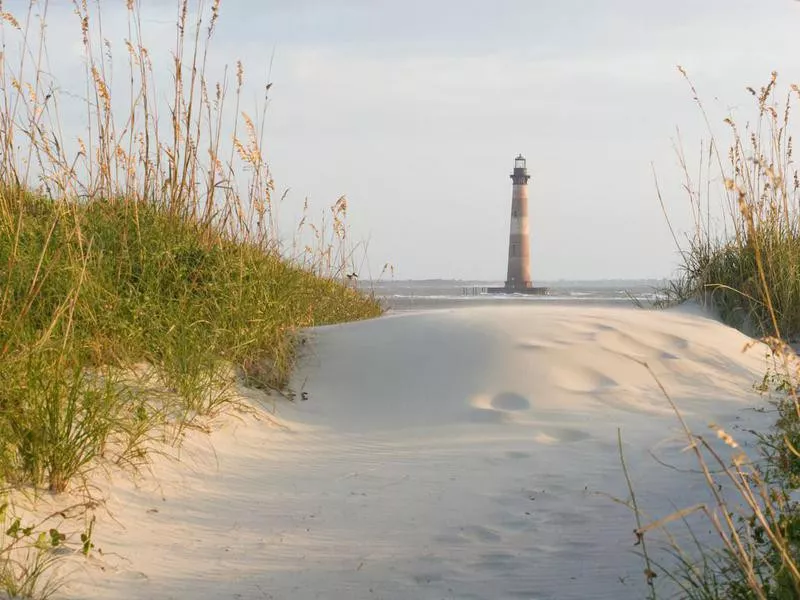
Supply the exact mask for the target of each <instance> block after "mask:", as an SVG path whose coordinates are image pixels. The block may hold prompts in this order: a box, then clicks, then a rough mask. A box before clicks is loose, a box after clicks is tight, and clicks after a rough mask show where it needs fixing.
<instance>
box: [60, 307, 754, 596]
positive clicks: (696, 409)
mask: <svg viewBox="0 0 800 600" xmlns="http://www.w3.org/2000/svg"><path fill="white" fill-rule="evenodd" d="M748 341H749V339H748V338H746V337H745V336H743V335H742V334H740V333H738V332H736V331H734V330H731V329H729V328H727V327H724V326H723V325H721V324H719V323H717V322H716V321H714V320H713V319H710V318H708V317H706V316H704V315H703V314H702V313H700V312H699V311H697V310H689V309H683V310H677V311H665V312H647V311H639V310H633V309H625V308H593V307H564V306H548V305H537V306H503V307H491V308H464V309H456V310H449V311H435V312H427V313H414V314H411V313H410V314H402V315H396V316H388V317H385V318H382V319H378V320H374V321H365V322H359V323H352V324H347V325H340V326H332V327H323V328H318V329H316V330H313V331H312V332H310V339H309V343H307V344H306V345H305V346H304V348H305V355H304V357H303V359H302V361H301V366H300V368H299V369H298V372H297V373H296V376H295V379H294V382H293V385H294V387H295V388H296V389H297V390H298V392H299V391H300V390H302V391H305V392H307V400H305V401H303V400H299V399H298V401H296V402H295V403H289V402H287V401H284V400H276V401H275V403H274V409H275V414H274V416H271V417H270V419H266V418H262V419H254V418H252V417H250V416H243V417H241V418H231V417H228V418H226V419H225V420H223V422H222V423H221V424H220V428H219V429H218V430H217V431H215V432H214V433H213V434H212V435H211V436H208V437H207V436H205V435H201V434H196V435H192V436H190V439H189V440H188V441H187V444H186V446H185V447H184V449H183V451H182V454H183V460H182V462H181V463H176V462H169V461H165V460H157V461H156V464H155V465H154V473H155V475H156V478H157V482H158V484H157V485H155V484H151V483H145V484H140V485H139V486H135V485H133V483H132V482H130V481H127V482H126V481H125V480H124V479H122V478H120V477H119V476H116V477H115V479H114V483H113V485H111V484H108V483H101V484H100V485H102V486H105V490H106V492H105V493H106V496H107V502H106V506H107V508H108V514H106V513H101V514H100V516H99V523H98V525H97V546H99V547H100V548H102V549H103V552H104V554H103V555H95V557H94V558H93V559H92V560H91V561H90V564H89V566H88V567H86V568H84V567H80V570H79V571H78V572H77V573H76V574H75V575H74V576H73V578H72V581H71V583H70V584H69V585H68V586H67V587H65V588H64V590H62V592H63V594H64V595H65V596H67V597H76V598H77V597H80V598H98V599H99V598H125V599H138V598H142V599H144V598H187V599H188V598H198V599H204V598H207V599H212V598H213V599H215V600H216V599H219V598H243V599H250V598H252V599H257V598H276V599H283V598H287V599H288V598H291V599H306V598H341V599H349V598H385V599H391V598H398V599H399V598H431V599H433V598H492V599H499V598H509V599H512V598H531V599H533V598H536V599H540V598H559V599H562V598H575V599H578V598H639V597H642V596H643V593H642V592H643V589H644V584H643V581H642V575H641V573H642V565H641V563H640V562H639V561H638V559H637V558H636V557H635V556H634V555H633V554H632V552H633V551H634V550H635V548H634V547H633V541H634V540H633V536H632V533H631V531H632V529H633V527H634V522H633V518H632V515H631V514H630V512H629V511H628V510H627V509H626V508H625V507H623V506H621V505H619V504H617V503H615V502H613V501H612V500H611V499H610V498H609V497H608V496H607V495H606V494H610V495H614V496H618V497H625V496H626V495H627V490H626V487H625V483H624V478H623V476H622V471H621V468H620V465H619V460H618V457H617V441H616V440H617V429H618V428H621V430H622V433H623V436H624V439H625V452H626V456H627V459H628V462H629V463H630V468H631V474H632V476H633V478H634V480H635V482H636V485H637V488H638V490H637V491H638V493H639V495H640V499H641V502H642V504H643V506H646V507H647V508H648V509H649V510H652V511H653V512H654V513H655V514H659V513H660V514H661V515H663V514H666V513H667V512H670V511H671V510H672V506H673V503H674V505H677V506H682V505H686V504H689V503H694V502H696V501H697V500H698V499H702V498H704V497H705V496H704V488H703V487H702V485H701V483H700V482H699V481H698V480H697V478H695V477H692V476H691V475H686V474H681V473H678V472H675V471H673V470H670V469H665V468H663V467H658V466H657V465H656V463H655V461H654V460H653V459H652V458H651V457H650V455H649V454H648V451H649V450H653V451H655V452H656V453H657V454H658V456H659V457H660V458H662V459H664V460H667V461H670V462H674V463H676V464H679V465H684V466H685V465H689V464H690V461H689V459H690V457H688V456H686V455H685V454H681V453H680V448H681V447H682V446H683V445H684V444H683V443H682V440H681V438H680V435H679V434H678V429H677V426H676V425H677V423H676V421H675V418H674V415H672V413H671V411H670V409H669V407H668V405H667V403H666V402H665V400H664V398H663V396H662V395H661V393H660V392H659V390H658V388H657V386H656V384H655V382H654V380H653V378H652V376H651V375H650V374H649V373H648V371H647V370H646V369H645V368H644V367H643V366H642V364H641V362H646V363H647V364H649V365H650V366H651V368H652V369H653V371H654V372H655V373H656V374H657V375H658V377H659V378H660V380H661V382H662V383H663V385H664V386H665V387H666V389H667V390H668V391H669V392H670V394H671V395H672V396H673V398H674V400H675V401H676V402H677V403H678V405H679V406H680V407H681V409H682V410H683V411H685V413H686V414H687V415H688V418H689V421H690V422H691V423H692V424H693V425H694V426H697V427H700V428H702V427H705V426H706V424H707V423H708V422H709V421H714V422H716V423H720V424H723V425H725V426H727V427H732V426H733V425H735V424H736V423H737V422H741V421H744V422H748V423H750V422H752V421H753V420H754V419H757V418H759V417H757V416H756V415H754V414H753V412H752V411H751V410H750V407H752V406H754V405H756V404H758V403H759V402H761V400H760V399H759V398H758V396H757V395H756V394H755V393H754V392H752V385H753V383H754V382H755V381H757V380H759V379H760V377H761V376H762V374H763V369H764V365H765V362H764V352H763V350H762V349H761V348H760V347H758V346H756V347H754V348H752V349H750V350H749V351H748V352H746V353H743V352H742V349H743V347H744V346H745V344H746V343H747V342H748ZM298 396H299V394H298ZM276 423H277V425H276ZM112 515H113V518H112ZM75 564H78V563H75Z"/></svg>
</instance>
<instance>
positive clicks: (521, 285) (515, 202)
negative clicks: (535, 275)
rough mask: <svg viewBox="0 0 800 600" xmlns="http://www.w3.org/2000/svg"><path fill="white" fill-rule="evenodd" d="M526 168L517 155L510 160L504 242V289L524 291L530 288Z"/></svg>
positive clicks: (528, 177)
mask: <svg viewBox="0 0 800 600" xmlns="http://www.w3.org/2000/svg"><path fill="white" fill-rule="evenodd" d="M530 178H531V177H530V175H528V168H527V166H526V163H525V158H524V157H523V156H522V155H521V154H520V155H519V156H517V158H516V159H514V172H513V173H512V174H511V180H512V181H513V182H514V185H513V186H512V188H511V189H512V192H511V234H510V236H509V240H508V276H507V277H506V289H507V290H509V291H513V290H525V289H528V288H530V287H532V285H533V284H532V282H531V248H530V244H531V242H530V229H529V228H528V180H529V179H530Z"/></svg>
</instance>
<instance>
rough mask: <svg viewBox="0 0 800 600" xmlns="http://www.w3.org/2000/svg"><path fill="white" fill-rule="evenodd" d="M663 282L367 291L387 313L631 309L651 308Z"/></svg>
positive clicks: (411, 286) (437, 284)
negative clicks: (504, 290) (534, 291)
mask: <svg viewBox="0 0 800 600" xmlns="http://www.w3.org/2000/svg"><path fill="white" fill-rule="evenodd" d="M666 283H667V282H666V280H658V279H605V280H598V281H567V280H559V281H537V282H536V285H537V286H542V287H548V288H550V293H549V294H548V295H546V296H524V295H521V294H486V293H476V292H478V291H480V290H481V289H482V288H487V287H500V286H502V285H503V284H502V282H497V281H466V280H444V279H433V280H416V281H414V280H406V281H379V282H373V283H371V284H370V285H371V288H372V290H373V291H374V293H375V295H376V296H378V297H379V298H380V299H381V300H382V301H383V303H384V305H385V306H386V307H387V308H388V309H389V311H390V312H399V311H409V310H430V309H436V308H453V307H457V306H485V305H491V304H501V303H525V304H536V303H544V302H548V303H559V304H595V305H598V304H599V305H608V306H620V307H631V308H634V307H636V306H637V302H638V303H641V304H643V305H645V306H648V305H651V304H652V303H653V302H654V301H655V300H657V299H659V298H660V297H661V294H660V292H659V290H660V289H662V288H663V287H665V285H666Z"/></svg>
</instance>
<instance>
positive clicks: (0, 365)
mask: <svg viewBox="0 0 800 600" xmlns="http://www.w3.org/2000/svg"><path fill="white" fill-rule="evenodd" d="M126 6H127V16H128V25H129V31H130V34H131V35H130V37H129V38H128V39H126V40H124V47H125V48H126V53H125V57H124V60H125V63H126V64H127V67H128V73H127V79H128V81H129V89H127V90H125V91H124V93H123V94H122V95H121V96H120V97H116V96H115V97H113V98H112V95H111V91H110V90H111V88H112V86H111V84H110V80H109V76H108V74H109V72H110V70H111V65H112V61H113V58H112V56H111V55H110V47H111V46H110V44H109V43H108V41H107V40H105V39H104V38H103V37H102V29H101V27H102V25H101V18H100V17H101V14H100V12H99V9H93V8H91V7H90V6H89V5H88V4H87V3H86V2H75V3H74V7H73V8H74V12H75V16H74V17H73V22H72V26H73V30H74V32H75V41H76V42H80V43H81V44H82V47H83V65H84V69H85V70H84V75H85V81H84V82H83V84H84V87H85V90H86V94H85V97H84V98H83V105H84V106H83V110H84V114H85V120H84V122H81V123H67V124H65V123H62V122H61V120H60V114H61V112H60V103H61V102H62V97H61V95H60V94H59V91H58V90H59V89H60V87H59V83H60V82H59V81H58V73H51V72H50V70H49V67H48V64H47V60H46V57H47V56H48V52H47V39H46V32H47V24H48V23H49V20H48V19H50V18H51V17H50V15H49V11H51V7H50V6H49V4H48V3H46V2H45V3H38V2H30V5H29V6H28V8H27V13H24V14H12V13H10V12H2V13H0V28H2V31H0V34H1V35H2V36H3V39H4V40H5V42H7V43H8V44H9V47H12V48H14V47H16V48H18V49H19V51H18V52H17V53H16V56H15V54H14V52H5V53H0V441H2V443H1V444H0V484H2V488H3V489H6V490H7V491H9V490H13V489H22V488H26V489H39V488H42V487H45V488H47V489H49V490H50V491H52V492H56V493H59V492H64V491H65V490H67V489H69V486H70V484H71V483H72V482H73V481H75V480H76V478H80V477H82V476H83V475H85V474H86V473H87V471H88V470H89V469H91V468H92V467H93V466H95V465H96V464H98V462H99V461H112V462H116V463H119V464H123V465H136V464H138V463H139V462H141V461H142V460H146V458H144V456H145V454H146V447H147V443H146V442H148V441H150V440H152V439H154V438H158V439H162V440H163V439H166V438H165V435H164V433H163V431H161V429H164V428H166V427H171V428H172V430H173V431H174V430H175V428H178V429H180V427H183V426H186V425H188V424H191V423H192V421H193V420H194V419H195V418H196V417H198V416H202V415H209V414H213V413H214V412H215V411H217V410H218V409H219V408H220V407H222V406H223V405H225V404H226V403H227V402H229V400H230V397H231V395H230V393H229V391H230V388H231V386H232V385H233V384H234V382H235V381H237V380H238V381H241V382H243V383H245V384H248V385H252V386H258V387H261V388H265V389H280V388H283V387H285V386H286V385H287V383H288V380H289V376H290V374H291V370H292V367H293V364H294V360H295V356H296V347H297V343H298V340H299V332H300V331H301V330H302V329H303V328H306V327H310V326H314V325H323V324H329V323H336V322H342V321H349V320H355V319H363V318H370V317H374V316H378V315H379V314H381V312H382V307H381V306H380V304H379V302H378V301H377V300H376V299H375V298H374V297H373V296H371V295H370V294H369V293H365V292H362V291H359V290H357V289H355V288H354V287H353V286H352V285H350V282H349V281H348V280H347V279H346V278H345V277H344V274H345V272H346V271H347V270H349V269H351V268H352V267H351V266H350V261H352V259H353V252H354V250H353V248H352V247H350V246H348V245H347V244H348V240H347V236H346V213H347V204H346V200H345V199H344V198H340V199H338V200H337V201H336V203H335V204H334V205H333V207H332V209H331V213H330V214H331V217H330V218H331V219H332V227H331V228H330V229H329V232H328V233H327V234H324V233H321V232H323V231H324V230H323V229H321V228H320V229H317V230H316V231H317V235H316V238H315V243H314V245H313V247H312V246H307V247H306V249H305V250H304V251H302V252H299V253H298V252H294V253H293V254H290V253H289V251H288V250H286V249H285V245H284V244H283V243H282V238H281V237H280V235H279V232H278V231H277V228H276V226H275V219H274V215H273V206H272V194H273V192H274V188H275V185H274V182H273V180H272V177H271V173H270V170H269V168H268V166H267V163H266V160H265V158H264V156H263V153H262V150H261V148H262V147H263V137H264V132H263V113H262V115H261V118H260V119H254V118H252V117H251V116H250V115H248V114H247V113H246V112H245V111H243V110H242V108H241V106H240V103H241V96H242V91H243V89H245V81H244V67H243V65H242V64H241V63H236V64H235V65H233V68H232V70H231V73H232V75H229V74H228V72H227V71H224V72H221V73H214V74H212V73H209V72H208V69H207V62H208V57H209V55H210V53H213V50H212V48H211V41H212V39H213V35H214V30H215V28H216V26H217V22H218V19H219V17H220V13H221V8H222V7H221V6H220V2H219V1H215V2H213V3H211V4H210V5H207V6H205V10H202V9H203V4H202V3H201V4H198V5H197V6H195V5H194V4H190V3H189V2H188V1H179V2H176V4H175V8H176V28H175V47H174V49H173V54H172V56H171V57H166V64H165V66H164V67H163V68H162V67H161V66H159V65H158V64H157V62H156V61H157V60H158V57H154V56H152V55H151V54H150V52H148V50H147V48H146V47H145V46H144V44H143V42H142V18H141V12H140V10H139V6H138V3H137V2H135V1H133V0H130V1H128V2H127V3H126ZM198 11H199V12H198ZM121 46H122V45H121ZM166 74H169V76H170V77H171V83H172V85H171V88H170V89H169V93H168V94H166V95H165V94H164V90H163V89H162V88H160V87H159V85H160V84H161V83H162V81H163V79H164V75H166ZM212 77H217V78H218V80H213V79H212ZM165 96H166V100H165V99H164V98H165ZM66 129H68V130H70V131H75V130H77V131H79V133H78V134H77V135H76V136H75V138H74V139H72V138H69V137H68V136H67V135H66V134H63V133H62V132H63V131H64V130H66ZM142 365H145V366H146V369H147V371H148V373H149V376H150V377H152V378H154V379H155V380H156V381H157V382H158V386H160V388H161V389H162V391H163V394H157V395H155V396H154V395H153V393H152V387H153V386H152V385H150V386H149V388H150V389H149V391H148V390H143V386H141V385H138V384H137V383H136V377H134V374H135V373H136V372H138V371H140V370H141V367H142ZM170 439H171V440H172V441H176V440H177V439H179V436H174V435H173V436H172V437H171V438H170ZM2 515H3V521H5V523H0V526H2V529H3V530H4V531H6V530H9V529H8V527H10V525H9V523H12V524H13V520H12V517H11V516H10V515H9V514H7V513H6V511H5V510H4V511H3V513H2ZM11 546H14V544H12V545H11ZM11 546H8V548H0V589H4V590H5V592H7V593H8V594H10V595H12V596H13V597H31V598H35V597H44V596H45V595H46V592H47V590H49V589H51V587H52V586H51V585H50V584H48V583H47V582H46V579H45V578H43V577H40V575H41V571H42V568H40V567H42V566H43V565H44V566H46V565H47V564H49V563H48V562H47V561H45V562H42V560H43V555H42V554H41V553H36V554H35V556H36V557H37V558H36V560H37V561H39V562H37V563H36V564H35V565H30V564H23V563H18V562H14V561H12V558H11V554H10V550H9V549H10V548H11ZM14 560H16V559H14ZM37 565H38V566H37ZM33 567H35V568H36V570H35V571H34V574H35V577H33V578H31V576H30V573H31V571H30V568H33Z"/></svg>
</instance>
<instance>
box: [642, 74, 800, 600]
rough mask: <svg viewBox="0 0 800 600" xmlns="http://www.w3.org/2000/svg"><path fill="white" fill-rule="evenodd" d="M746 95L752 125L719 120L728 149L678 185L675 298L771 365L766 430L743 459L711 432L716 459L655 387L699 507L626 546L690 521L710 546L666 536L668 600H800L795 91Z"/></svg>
mask: <svg viewBox="0 0 800 600" xmlns="http://www.w3.org/2000/svg"><path fill="white" fill-rule="evenodd" d="M681 73H683V75H684V77H685V76H686V73H685V72H683V70H681ZM687 81H688V78H687ZM689 84H690V87H691V91H692V94H693V96H694V98H695V100H696V101H697V103H698V106H699V108H700V110H701V111H702V113H703V116H704V117H705V118H706V122H707V123H710V120H709V118H708V116H707V114H706V113H705V110H704V108H703V105H702V104H701V103H700V100H699V96H698V93H697V91H696V90H695V88H694V86H693V85H692V84H691V82H689ZM747 89H748V91H749V93H750V94H751V95H752V96H753V98H754V99H755V105H756V113H755V119H754V120H753V121H752V122H751V123H750V124H748V125H746V126H745V127H744V128H741V127H740V126H739V125H738V124H737V123H736V122H735V120H734V119H733V118H732V117H728V118H726V119H725V121H724V122H725V124H726V125H727V127H728V128H729V132H730V147H729V149H728V151H727V152H725V151H723V150H722V148H723V146H722V145H721V144H719V143H718V141H717V138H712V140H711V144H710V146H709V147H708V148H707V153H706V156H705V158H706V160H707V161H708V164H707V165H706V168H705V172H706V180H705V181H704V182H702V184H701V185H695V184H693V182H691V181H690V180H689V178H688V175H687V185H686V186H685V189H686V190H687V191H688V192H689V197H690V201H691V203H692V207H693V210H694V214H695V223H696V227H695V233H694V236H693V237H692V238H690V240H689V244H688V247H687V248H685V249H684V252H683V257H684V263H683V279H682V281H681V284H680V285H679V286H678V287H677V288H675V290H676V291H677V292H678V294H680V295H684V296H690V297H692V296H693V297H695V298H697V299H700V300H701V301H703V302H707V303H709V304H710V305H711V306H712V307H714V308H715V309H717V310H718V311H719V313H720V315H721V316H722V317H723V318H724V319H725V320H726V321H727V322H729V323H730V324H732V325H735V326H737V327H740V328H742V329H745V330H746V331H747V332H749V333H752V334H754V335H757V336H761V341H762V342H763V343H764V345H765V347H766V348H767V351H768V355H769V356H770V358H771V363H770V364H771V366H770V368H769V371H768V372H767V373H766V374H765V376H764V379H763V381H762V382H761V383H760V384H758V385H757V387H758V389H760V390H761V391H762V392H763V393H764V394H767V395H768V396H769V397H770V400H771V403H772V405H773V406H774V407H775V415H776V421H775V423H774V424H773V426H772V427H771V428H770V429H769V430H768V431H761V432H754V433H755V434H756V439H755V444H754V448H751V449H750V450H748V451H745V449H744V448H743V446H742V445H740V444H739V443H738V442H737V440H735V439H734V438H733V437H732V436H731V435H730V434H729V433H728V432H726V431H725V430H723V429H720V428H718V427H716V426H713V430H714V435H715V437H718V438H720V439H721V440H722V441H723V442H724V443H725V444H726V446H725V447H726V451H720V450H719V448H717V447H715V446H714V445H712V444H711V443H710V441H709V439H707V438H706V437H705V436H703V435H702V434H699V433H697V432H695V431H692V430H691V429H690V428H689V427H688V425H687V424H686V422H685V421H684V420H683V418H682V416H681V414H680V411H679V410H678V408H677V407H676V406H675V404H674V403H673V402H672V400H671V398H670V397H669V393H668V390H666V389H665V388H663V387H661V391H662V392H663V394H664V396H665V398H666V400H667V401H668V402H669V403H670V405H671V406H672V407H673V409H674V411H675V413H676V416H677V418H678V419H679V420H680V423H681V425H682V428H683V432H684V434H685V436H686V439H687V442H688V449H689V450H690V451H691V452H692V453H693V454H694V456H695V458H696V461H697V464H698V466H699V470H700V473H701V474H702V476H703V477H704V478H705V482H706V484H707V487H708V490H709V492H710V499H711V500H710V501H709V502H706V503H703V504H699V505H696V506H694V507H691V508H689V509H682V510H681V511H679V512H678V513H676V514H675V515H671V516H666V517H662V518H661V519H659V520H658V521H655V522H652V523H650V524H646V525H641V526H637V536H639V537H640V538H641V537H644V536H646V535H649V534H650V532H652V531H653V530H662V531H663V530H668V528H667V527H666V523H669V522H674V521H678V520H683V519H684V517H686V516H687V515H688V514H690V513H693V512H694V513H698V514H700V515H702V516H704V517H705V522H706V523H707V524H708V525H709V526H710V529H711V531H712V532H713V533H715V534H716V536H717V539H718V541H719V545H718V546H715V547H709V546H708V545H706V544H705V543H700V542H698V541H697V539H696V538H695V545H696V550H697V551H696V552H694V553H690V552H688V551H685V549H684V548H681V547H680V545H679V544H677V543H676V542H674V539H675V538H670V539H673V545H672V554H673V556H675V557H676V558H677V561H676V562H675V563H674V564H675V565H677V566H673V567H670V568H667V569H666V570H665V571H663V572H664V574H665V575H666V576H667V578H668V579H670V580H671V581H672V582H674V583H676V584H677V587H678V590H679V591H678V594H677V597H680V598H690V599H698V600H706V599H712V598H713V599H716V598H720V599H721V598H725V599H741V600H745V599H746V600H750V599H759V600H786V599H790V598H800V504H799V503H798V495H797V492H798V489H800V452H798V448H800V401H799V400H800V399H799V398H798V390H800V360H798V357H797V355H796V353H795V351H794V350H793V349H792V347H791V346H790V345H789V344H788V343H787V340H795V339H796V338H797V336H798V335H800V220H799V219H800V217H799V216H798V208H800V206H798V201H800V195H799V194H798V190H799V189H800V178H798V173H797V170H796V167H795V165H794V161H793V138H792V133H791V132H792V121H791V116H792V110H793V107H792V102H793V101H795V100H796V97H797V95H798V94H800V91H798V88H797V86H794V85H792V86H790V88H789V89H788V90H785V91H783V92H779V91H778V90H779V86H778V82H777V75H776V74H775V73H773V74H772V77H771V78H770V80H769V82H768V83H767V84H766V85H765V86H764V87H762V88H760V89H759V90H755V89H753V88H747ZM681 156H682V155H681ZM681 160H683V158H681ZM683 164H684V167H685V166H686V163H685V161H684V163H683ZM701 170H702V169H701ZM688 171H689V170H688V169H686V168H685V172H686V173H687V174H688ZM714 182H718V183H719V187H717V188H715V187H714V186H713V184H714ZM703 189H705V190H708V191H707V192H705V193H706V194H709V193H711V191H712V190H713V191H715V192H716V193H718V194H719V197H721V198H723V207H724V208H723V211H722V216H721V220H719V221H717V220H715V219H714V218H713V217H712V216H711V215H712V212H713V211H712V210H711V208H710V204H711V200H710V197H709V196H708V195H704V194H702V193H700V191H699V190H703ZM754 343H756V342H754ZM659 385H660V383H659Z"/></svg>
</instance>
